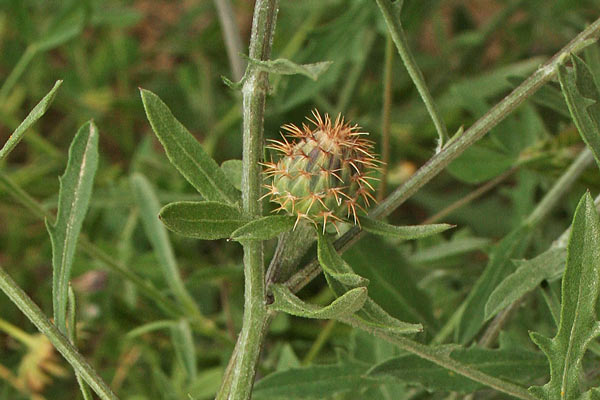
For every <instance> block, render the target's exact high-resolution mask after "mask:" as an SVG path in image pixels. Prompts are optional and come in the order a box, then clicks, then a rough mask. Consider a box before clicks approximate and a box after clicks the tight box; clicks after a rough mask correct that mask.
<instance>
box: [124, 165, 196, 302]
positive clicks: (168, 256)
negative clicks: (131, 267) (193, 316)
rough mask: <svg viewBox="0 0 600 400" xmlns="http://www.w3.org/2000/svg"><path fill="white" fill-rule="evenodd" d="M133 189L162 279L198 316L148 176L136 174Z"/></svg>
mask: <svg viewBox="0 0 600 400" xmlns="http://www.w3.org/2000/svg"><path fill="white" fill-rule="evenodd" d="M131 186H132V188H133V193H134V195H135V199H136V201H137V205H138V207H139V209H140V217H141V220H142V225H143V226H144V231H145V232H146V236H147V237H148V239H149V240H150V243H151V244H152V248H153V249H154V254H156V259H157V261H158V264H159V266H160V268H161V270H162V273H163V277H164V279H165V281H166V282H167V285H168V286H169V289H171V291H172V292H173V294H174V295H175V297H176V298H177V300H178V301H179V302H180V304H181V305H183V306H184V307H186V308H187V310H189V311H191V312H197V311H198V308H197V306H196V303H195V302H194V300H193V299H192V297H191V296H190V294H189V293H188V291H187V289H186V288H185V285H184V283H183V281H182V280H181V274H180V272H179V267H178V266H177V260H176V259H175V254H174V253H173V248H172V247H171V242H170V241H169V236H168V235H167V230H166V229H165V227H164V225H163V224H161V222H160V220H159V219H158V213H159V212H160V203H159V201H158V197H157V196H156V193H155V192H154V189H153V188H152V186H151V185H150V182H148V179H146V177H145V176H143V175H142V174H139V173H136V174H134V175H133V176H132V177H131Z"/></svg>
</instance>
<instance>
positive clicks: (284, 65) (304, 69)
mask: <svg viewBox="0 0 600 400" xmlns="http://www.w3.org/2000/svg"><path fill="white" fill-rule="evenodd" d="M245 58H247V60H248V61H249V62H250V63H251V64H253V65H255V66H257V67H258V68H259V69H261V70H263V71H265V72H268V73H271V74H279V75H296V74H299V75H304V76H306V77H308V78H310V79H312V80H313V81H316V80H317V79H318V78H319V75H321V74H322V73H323V72H325V71H326V70H327V68H329V67H330V66H331V64H333V62H332V61H322V62H318V63H314V64H296V63H295V62H292V61H290V60H286V59H285V58H279V59H277V60H267V61H262V60H254V59H252V58H249V57H245Z"/></svg>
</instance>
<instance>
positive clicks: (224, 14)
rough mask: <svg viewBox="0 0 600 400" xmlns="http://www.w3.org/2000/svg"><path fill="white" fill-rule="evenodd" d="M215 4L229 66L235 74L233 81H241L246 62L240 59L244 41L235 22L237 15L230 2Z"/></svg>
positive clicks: (221, 0)
mask: <svg viewBox="0 0 600 400" xmlns="http://www.w3.org/2000/svg"><path fill="white" fill-rule="evenodd" d="M214 2H215V6H216V7H217V13H218V14H219V21H220V22H221V30H222V31H223V39H225V48H226V49H227V57H229V64H231V73H232V74H233V79H234V80H235V81H239V80H240V79H242V75H243V74H244V64H245V61H244V59H242V57H240V53H241V52H242V39H241V37H240V29H239V28H238V26H237V23H236V22H235V13H234V12H233V7H232V6H231V1H230V0H214Z"/></svg>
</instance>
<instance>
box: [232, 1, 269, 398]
mask: <svg viewBox="0 0 600 400" xmlns="http://www.w3.org/2000/svg"><path fill="white" fill-rule="evenodd" d="M278 9H279V1H278V0H257V1H256V4H255V6H254V18H253V21H252V35H251V38H250V49H249V50H250V51H249V55H250V58H253V59H256V60H268V59H269V56H270V54H271V44H272V42H273V35H274V33H275V22H276V20H277V11H278ZM248 68H249V69H248V70H247V71H246V77H247V79H246V80H245V82H244V86H243V87H242V96H243V105H242V109H243V118H244V121H243V152H242V207H243V210H244V212H245V213H246V214H247V215H248V216H250V217H260V216H261V215H262V205H261V202H260V200H259V198H260V195H261V176H262V175H261V172H262V171H261V166H260V164H259V162H260V161H261V157H262V153H263V122H264V113H265V102H266V94H267V91H268V85H269V81H268V75H267V73H266V72H262V71H260V70H258V69H257V68H256V67H253V66H249V67H248ZM243 246H244V280H245V288H244V318H243V322H242V331H241V332H240V335H239V337H238V342H237V345H236V347H237V348H238V352H237V356H236V359H235V364H234V367H233V370H232V379H231V387H230V388H226V387H224V388H222V390H229V399H232V400H245V399H249V398H250V396H251V393H252V386H253V384H254V377H255V375H256V368H257V364H258V359H259V356H260V351H261V347H262V341H263V337H264V335H265V332H266V327H267V320H268V314H267V306H266V302H265V299H266V296H265V294H266V293H265V266H264V254H263V244H262V242H253V241H251V242H246V243H243Z"/></svg>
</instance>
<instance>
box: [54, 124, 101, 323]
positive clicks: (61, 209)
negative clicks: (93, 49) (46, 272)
mask: <svg viewBox="0 0 600 400" xmlns="http://www.w3.org/2000/svg"><path fill="white" fill-rule="evenodd" d="M97 166H98V129H97V128H96V125H94V123H93V122H87V123H85V124H84V125H83V126H82V127H81V128H80V129H79V131H78V132H77V134H76V135H75V138H74V139H73V141H72V142H71V147H70V148H69V159H68V161H67V168H66V170H65V173H64V175H63V176H62V177H61V178H60V191H59V194H58V215H57V217H56V223H55V224H54V225H51V224H50V223H49V222H48V220H46V227H47V228H48V233H49V234H50V240H51V242H52V305H53V308H54V323H55V324H56V326H57V327H58V328H59V329H60V330H61V331H62V332H63V333H66V312H67V294H68V285H69V279H70V277H71V266H72V264H73V257H74V255H75V248H76V245H77V238H78V237H79V232H80V231H81V225H82V224H83V219H84V217H85V214H86V213H87V209H88V205H89V201H90V197H91V194H92V186H93V184H94V176H95V174H96V167H97Z"/></svg>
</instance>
